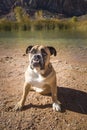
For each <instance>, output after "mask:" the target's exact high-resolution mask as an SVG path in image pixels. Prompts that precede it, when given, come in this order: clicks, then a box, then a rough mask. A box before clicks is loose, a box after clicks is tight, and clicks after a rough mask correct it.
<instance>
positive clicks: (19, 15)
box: [14, 7, 29, 23]
mask: <svg viewBox="0 0 87 130" xmlns="http://www.w3.org/2000/svg"><path fill="white" fill-rule="evenodd" d="M14 13H15V17H16V20H17V22H19V23H20V22H26V21H29V16H28V14H26V13H25V11H24V10H23V8H22V7H16V8H14Z"/></svg>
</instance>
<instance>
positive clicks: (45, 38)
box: [0, 30, 87, 49]
mask: <svg viewBox="0 0 87 130" xmlns="http://www.w3.org/2000/svg"><path fill="white" fill-rule="evenodd" d="M2 44H3V46H8V47H19V48H21V47H26V46H27V45H31V44H32V45H33V44H43V45H52V46H54V47H56V48H57V49H58V48H59V47H60V46H62V47H63V46H65V47H66V48H67V47H68V46H71V45H72V46H76V47H85V48H87V33H86V32H76V31H57V30H56V31H26V32H21V31H19V32H0V45H2Z"/></svg>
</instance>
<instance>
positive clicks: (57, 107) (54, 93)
mask: <svg viewBox="0 0 87 130" xmlns="http://www.w3.org/2000/svg"><path fill="white" fill-rule="evenodd" d="M51 93H52V101H53V105H52V107H53V110H55V111H61V107H60V104H59V102H58V100H57V85H56V83H55V84H54V85H53V86H52V87H51Z"/></svg>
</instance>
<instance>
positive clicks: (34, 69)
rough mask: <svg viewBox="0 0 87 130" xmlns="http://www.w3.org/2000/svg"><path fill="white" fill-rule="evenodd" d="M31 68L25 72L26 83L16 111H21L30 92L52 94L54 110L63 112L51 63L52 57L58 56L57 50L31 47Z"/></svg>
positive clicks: (38, 46)
mask: <svg viewBox="0 0 87 130" xmlns="http://www.w3.org/2000/svg"><path fill="white" fill-rule="evenodd" d="M26 53H27V54H28V53H29V66H28V68H27V70H26V72H25V83H24V88H23V95H22V98H21V100H20V101H19V102H18V103H17V104H16V106H15V110H21V109H22V108H23V105H24V103H25V100H26V97H27V95H28V92H29V90H35V91H36V92H39V93H40V94H48V93H52V100H53V110H56V111H61V107H60V104H59V103H58V100H57V84H56V73H55V71H54V69H53V67H52V65H51V63H50V56H51V55H54V56H56V50H55V48H53V47H49V46H40V45H35V46H29V47H28V48H27V49H26Z"/></svg>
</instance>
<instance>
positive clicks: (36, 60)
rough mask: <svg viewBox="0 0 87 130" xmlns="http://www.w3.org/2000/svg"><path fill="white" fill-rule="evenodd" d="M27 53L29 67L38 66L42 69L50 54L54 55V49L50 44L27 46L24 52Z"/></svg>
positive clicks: (46, 63)
mask: <svg viewBox="0 0 87 130" xmlns="http://www.w3.org/2000/svg"><path fill="white" fill-rule="evenodd" d="M28 53H29V61H30V67H31V68H32V69H34V68H36V69H37V68H39V69H40V70H44V69H45V67H46V66H47V65H48V64H49V62H50V56H51V55H54V56H56V50H55V48H53V47H50V46H40V45H35V46H28V47H27V49H26V54H28Z"/></svg>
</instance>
